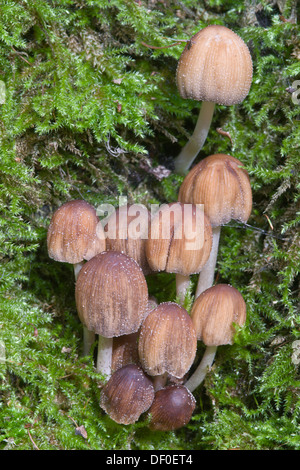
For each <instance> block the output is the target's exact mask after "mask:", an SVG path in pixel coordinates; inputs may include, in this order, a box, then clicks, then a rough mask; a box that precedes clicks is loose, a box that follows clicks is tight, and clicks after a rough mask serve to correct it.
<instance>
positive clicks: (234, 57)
mask: <svg viewBox="0 0 300 470" xmlns="http://www.w3.org/2000/svg"><path fill="white" fill-rule="evenodd" d="M252 69H253V67H252V59H251V55H250V52H249V49H248V47H247V46H246V44H245V43H244V41H243V40H242V39H241V38H240V37H239V36H238V35H237V34H236V33H234V32H233V31H231V30H230V29H228V28H226V27H225V26H220V25H209V26H207V27H206V28H203V29H202V30H201V31H199V32H198V33H196V34H195V35H194V36H193V37H192V38H191V40H190V41H189V43H188V44H187V45H186V47H185V49H184V50H183V52H182V55H181V57H180V59H179V62H178V66H177V72H176V81H177V87H178V90H179V93H180V95H181V96H182V97H183V98H189V99H193V100H198V101H211V102H213V103H217V104H221V105H226V106H230V105H233V104H236V103H240V102H242V101H243V100H244V99H245V97H246V96H247V94H248V93H249V89H250V86H251V82H252V73H253V72H252Z"/></svg>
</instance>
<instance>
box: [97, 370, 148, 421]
mask: <svg viewBox="0 0 300 470" xmlns="http://www.w3.org/2000/svg"><path fill="white" fill-rule="evenodd" d="M153 399H154V388H153V384H152V381H151V380H150V379H149V378H148V377H147V376H146V375H145V374H144V372H143V370H142V369H141V368H140V367H138V366H137V365H135V364H128V365H126V366H124V367H122V368H120V369H118V370H117V371H116V372H114V373H113V375H112V376H111V378H110V379H109V381H108V382H107V384H106V385H105V386H104V387H103V389H102V392H101V396H100V406H101V408H102V409H103V410H104V411H106V413H107V414H108V415H109V416H110V417H111V418H112V419H113V420H114V421H115V422H117V423H119V424H132V423H135V422H136V421H137V420H138V419H139V417H140V415H141V414H142V413H144V412H145V411H147V410H148V409H149V407H150V406H151V404H152V402H153Z"/></svg>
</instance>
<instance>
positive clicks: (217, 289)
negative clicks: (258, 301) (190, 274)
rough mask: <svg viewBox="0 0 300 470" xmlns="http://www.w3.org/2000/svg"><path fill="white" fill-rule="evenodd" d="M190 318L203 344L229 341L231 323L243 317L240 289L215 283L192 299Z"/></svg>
mask: <svg viewBox="0 0 300 470" xmlns="http://www.w3.org/2000/svg"><path fill="white" fill-rule="evenodd" d="M191 317H192V321H193V324H194V327H195V330H196V334H197V338H198V339H199V340H202V341H203V342H204V344H205V345H206V346H220V345H222V344H231V343H232V340H233V334H234V324H236V325H239V326H242V325H243V324H244V323H245V321H246V303H245V301H244V299H243V297H242V295H241V293H240V292H239V291H238V290H237V289H235V288H234V287H232V286H230V285H228V284H216V285H214V286H212V287H209V288H208V289H206V290H205V291H204V292H202V294H200V295H199V297H197V299H196V300H195V302H194V304H193V307H192V311H191Z"/></svg>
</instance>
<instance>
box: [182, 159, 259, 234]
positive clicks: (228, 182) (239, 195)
mask: <svg viewBox="0 0 300 470" xmlns="http://www.w3.org/2000/svg"><path fill="white" fill-rule="evenodd" d="M178 199H179V201H181V202H183V203H194V204H203V205H204V212H205V213H206V215H207V216H208V218H209V220H210V222H211V225H212V227H219V226H221V225H225V224H227V223H228V222H229V221H230V220H231V219H235V220H239V221H241V222H244V223H246V222H247V220H248V218H249V217H250V214H251V210H252V191H251V186H250V180H249V175H248V172H247V171H246V170H245V168H243V164H242V162H240V161H239V160H238V159H237V158H234V157H232V156H230V155H225V154H215V155H210V156H209V157H206V158H204V159H203V160H201V162H199V163H198V164H197V165H195V166H194V168H192V170H191V171H190V172H189V173H188V174H187V176H186V177H185V179H184V180H183V183H182V185H181V187H180V189H179V195H178Z"/></svg>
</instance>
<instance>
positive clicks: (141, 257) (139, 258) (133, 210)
mask: <svg viewBox="0 0 300 470" xmlns="http://www.w3.org/2000/svg"><path fill="white" fill-rule="evenodd" d="M150 219H151V214H150V212H149V211H148V210H147V208H146V207H144V206H142V205H139V204H127V205H125V206H121V207H118V208H117V209H116V211H115V212H114V213H113V214H111V216H110V217H109V219H108V220H107V223H106V225H105V227H104V232H105V234H106V249H107V250H112V251H119V252H121V253H124V254H125V255H127V256H130V257H131V258H133V259H135V260H136V262H137V263H138V264H139V265H140V266H141V268H142V270H143V272H144V274H145V275H146V274H149V273H150V272H151V269H150V268H149V265H148V261H147V258H146V252H145V244H146V240H147V238H148V229H149V226H150Z"/></svg>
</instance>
